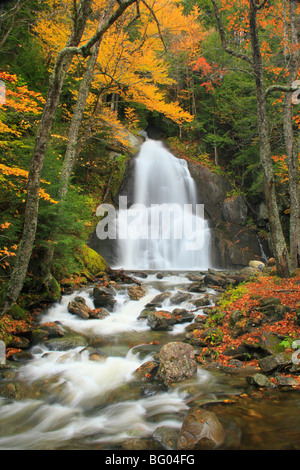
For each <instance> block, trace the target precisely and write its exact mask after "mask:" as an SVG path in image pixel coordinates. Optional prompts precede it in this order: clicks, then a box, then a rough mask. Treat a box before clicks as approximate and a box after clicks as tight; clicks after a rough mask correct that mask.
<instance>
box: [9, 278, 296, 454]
mask: <svg viewBox="0 0 300 470" xmlns="http://www.w3.org/2000/svg"><path fill="white" fill-rule="evenodd" d="M189 283H190V281H189V280H188V279H187V278H186V276H185V275H184V274H183V273H182V274H178V273H177V274H176V275H172V276H167V277H165V278H163V279H160V280H158V279H157V277H156V275H155V274H150V275H149V276H148V278H147V279H143V285H144V286H145V287H146V290H147V293H146V295H145V296H144V297H143V298H141V299H140V300H139V301H134V300H130V298H129V296H128V291H127V288H128V287H129V286H126V285H121V286H119V287H118V288H117V290H116V298H117V303H116V305H115V308H114V311H113V312H112V313H111V314H110V316H109V317H106V318H105V319H102V320H100V319H97V320H92V319H89V320H82V319H79V318H77V317H76V316H74V315H71V314H70V313H68V310H67V305H68V303H69V301H70V300H72V299H73V298H74V297H75V296H76V295H78V294H80V295H81V296H83V297H85V298H86V300H87V302H88V304H89V305H90V307H93V300H92V298H91V296H90V290H89V289H87V290H85V291H81V292H76V293H74V294H72V295H67V296H65V297H63V298H62V300H61V302H60V303H57V304H56V305H54V306H53V307H51V308H50V309H49V310H48V311H47V312H46V313H45V314H44V315H43V316H42V318H41V323H45V322H53V321H56V322H59V323H60V325H61V327H62V328H63V329H64V331H65V333H66V334H67V333H68V332H70V331H72V332H73V333H75V334H78V335H81V336H82V337H83V338H85V340H86V342H87V347H84V346H78V347H73V348H72V349H66V350H60V348H56V349H55V348H53V347H48V348H47V347H46V346H45V345H42V344H38V345H36V346H34V347H33V348H32V349H31V352H32V354H33V356H34V357H33V359H32V360H30V361H27V362H25V363H23V364H22V365H21V366H20V367H19V368H18V369H17V372H14V373H13V375H12V377H10V375H11V374H12V372H11V371H6V372H7V373H8V377H7V375H5V374H4V373H2V374H3V377H6V379H5V378H4V382H2V383H5V380H7V381H8V382H9V381H10V380H13V381H14V382H16V383H17V384H19V385H20V386H21V390H22V397H21V398H20V399H16V400H15V399H9V398H1V399H0V449H2V450H3V449H8V450H11V449H12V450H16V449H22V450H23V449H25V450H26V449H29V450H30V449H35V450H47V449H48V450H49V449H50V450H59V449H67V450H71V449H84V450H96V449H97V450H122V449H134V448H135V447H134V445H133V444H132V443H134V442H135V441H136V439H138V441H139V442H144V448H146V449H148V450H149V449H150V450H151V449H153V448H154V447H153V445H154V444H153V441H152V440H151V437H152V435H153V432H154V431H155V429H156V428H158V427H159V426H162V425H165V426H168V427H171V428H173V429H175V430H179V429H180V427H181V425H182V422H183V420H184V417H185V415H186V413H187V410H188V408H189V406H191V404H193V403H194V405H196V404H198V405H203V404H206V406H207V407H208V408H207V409H209V410H210V411H213V412H215V413H216V415H217V416H218V417H219V419H220V420H221V421H222V423H223V425H224V427H225V430H226V442H225V448H229V449H250V450H251V449H274V450H277V449H299V447H300V445H299V442H300V411H299V410H300V397H299V392H297V391H295V392H292V391H290V392H281V391H276V390H275V391H272V390H271V391H270V392H269V393H263V394H262V393H261V392H260V391H259V390H258V391H255V390H253V389H252V390H251V389H249V385H247V381H246V377H245V376H243V375H240V374H237V375H235V374H234V373H233V374H228V373H226V374H225V373H224V372H222V371H218V370H213V371H209V370H206V369H205V368H203V367H201V366H200V365H199V366H198V374H197V376H196V377H195V378H194V379H191V380H186V381H183V382H180V383H177V384H172V385H171V386H170V388H169V390H168V391H165V392H164V391H154V392H153V390H152V391H151V388H150V389H149V390H148V391H147V386H145V384H144V386H141V383H140V382H137V381H134V380H133V373H134V371H135V370H136V369H137V368H138V367H139V366H140V365H141V364H142V363H144V362H146V361H148V360H150V359H152V358H154V357H155V354H156V352H157V351H158V349H159V348H160V347H161V346H162V345H163V344H166V343H167V342H170V341H178V340H179V341H180V340H182V339H184V335H185V327H186V326H187V325H186V324H182V325H175V328H174V330H173V331H169V332H164V331H153V330H151V329H150V327H149V326H148V325H147V323H146V321H145V320H137V317H138V315H139V314H140V312H141V310H142V309H143V308H144V306H145V305H146V304H147V303H148V302H149V301H151V300H152V299H153V298H154V297H155V296H156V295H157V294H159V293H161V292H163V291H168V292H170V295H171V296H172V295H173V294H174V293H178V290H180V291H183V292H186V291H187V288H188V286H189ZM192 295H193V297H199V296H201V294H192ZM202 295H203V294H202ZM169 299H170V297H169V298H168V299H166V300H165V301H164V302H163V306H162V307H163V309H164V310H172V309H173V308H175V307H176V306H175V305H171V303H170V300H169ZM190 300H191V299H190ZM190 300H189V301H186V302H184V303H183V304H181V305H180V307H184V308H189V309H190V308H191V307H192V304H191V302H190ZM199 313H200V314H201V310H200V311H198V312H197V314H199ZM157 343H159V344H157ZM90 348H93V351H95V352H97V354H98V356H99V357H100V358H101V357H103V359H102V360H101V361H99V360H92V356H91V355H90V352H91V349H90ZM2 374H0V376H1V375H2ZM2 380H3V379H2ZM0 384H1V382H0ZM143 387H144V388H143Z"/></svg>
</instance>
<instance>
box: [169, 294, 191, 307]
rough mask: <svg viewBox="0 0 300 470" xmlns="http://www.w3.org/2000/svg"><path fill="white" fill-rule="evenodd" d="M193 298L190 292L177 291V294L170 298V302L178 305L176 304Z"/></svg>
mask: <svg viewBox="0 0 300 470" xmlns="http://www.w3.org/2000/svg"><path fill="white" fill-rule="evenodd" d="M191 298H192V294H189V293H188V292H177V294H175V295H173V296H172V297H171V298H170V304H172V305H176V304H181V303H182V302H187V301H188V300H190V299H191Z"/></svg>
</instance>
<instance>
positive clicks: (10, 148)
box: [0, 0, 300, 308]
mask: <svg viewBox="0 0 300 470" xmlns="http://www.w3.org/2000/svg"><path fill="white" fill-rule="evenodd" d="M125 3H126V2H125V1H124V2H122V1H120V2H116V1H110V2H109V1H107V0H94V1H93V2H91V1H90V2H85V1H84V0H82V1H78V2H77V1H69V0H66V1H59V0H57V1H55V0H39V1H34V0H17V1H16V0H12V1H7V2H3V3H1V5H0V80H1V85H2V90H3V88H4V86H5V91H6V94H5V100H4V99H3V97H2V100H1V104H0V138H1V140H0V169H1V175H0V183H1V190H0V212H1V220H0V290H1V297H2V299H3V300H4V298H5V295H6V294H7V290H8V291H9V289H11V287H12V286H11V285H10V282H11V279H12V278H13V273H14V270H15V272H16V271H18V273H17V274H19V273H20V271H21V270H20V269H19V268H18V269H16V266H17V264H16V260H17V259H18V248H20V243H21V242H22V233H23V238H24V232H23V228H24V221H26V217H28V216H27V215H26V199H27V198H28V194H29V193H30V188H29V186H28V184H29V185H30V181H33V177H32V175H33V173H32V171H31V170H30V171H29V169H30V165H31V166H32V162H33V154H34V148H35V145H36V142H37V136H38V135H39V132H41V126H40V127H39V124H40V122H41V117H42V116H45V109H46V107H47V102H48V101H49V89H50V87H51V83H52V84H53V83H54V78H53V77H54V76H55V70H56V69H57V67H58V61H57V58H58V57H59V54H60V51H62V50H64V51H65V50H66V47H67V48H69V49H68V51H67V53H68V54H69V51H70V49H71V48H72V47H73V52H72V54H73V55H72V56H71V55H70V56H67V55H66V56H65V57H69V59H68V60H69V63H68V66H66V65H64V66H63V67H64V68H65V69H64V68H63V67H62V69H60V73H61V70H64V73H65V75H64V77H63V79H62V81H61V88H60V89H59V90H57V98H58V104H57V109H55V110H54V115H53V122H52V123H51V125H50V127H49V135H48V139H47V142H46V143H43V146H44V147H45V152H46V153H45V159H44V160H43V163H42V164H41V175H40V177H41V180H40V181H39V180H38V178H37V180H36V182H35V183H34V185H33V186H35V189H37V191H38V194H39V201H38V218H37V226H36V232H35V233H34V242H33V247H32V251H31V252H30V253H29V255H30V256H29V264H28V266H26V269H25V271H24V279H23V280H22V282H21V284H22V285H21V292H22V298H21V300H20V298H19V294H16V295H15V294H14V295H11V296H10V297H11V298H10V305H9V307H10V308H11V306H12V304H13V303H14V302H15V301H17V300H18V299H19V304H20V305H21V306H22V305H26V304H27V305H28V303H29V304H30V303H31V304H32V305H34V303H35V302H37V300H39V301H40V300H41V298H43V299H44V300H53V299H55V298H57V297H58V296H59V295H60V286H61V285H71V284H72V283H73V284H76V282H84V280H86V282H88V281H89V276H90V272H89V270H88V269H86V267H87V265H91V264H92V262H93V254H92V253H91V252H90V251H89V250H88V249H87V247H86V240H87V238H88V237H89V235H90V234H91V233H92V231H93V229H94V227H95V226H96V224H97V223H98V221H99V219H98V218H97V217H96V214H95V211H96V209H97V207H98V206H99V204H101V203H102V202H111V201H112V198H113V197H114V196H115V194H116V193H117V191H118V188H119V185H120V183H121V181H122V177H123V175H124V171H125V168H126V163H127V161H128V159H129V158H130V157H131V156H132V154H133V153H134V151H135V149H134V148H133V147H132V143H131V142H132V140H131V137H130V136H131V135H134V136H136V137H137V138H140V135H141V134H140V132H141V131H143V130H147V128H149V127H155V128H158V129H159V130H160V137H161V138H162V139H164V140H165V141H166V143H167V145H169V147H170V148H171V149H172V150H173V151H174V152H175V153H177V154H178V155H180V156H182V157H184V158H187V159H191V160H195V161H197V162H199V163H202V164H203V165H206V166H209V167H210V168H211V169H213V171H216V172H219V173H222V174H225V175H226V176H227V177H228V178H230V180H231V182H232V185H233V188H234V190H233V191H232V192H231V193H230V194H228V197H234V196H235V195H237V194H239V195H242V196H243V197H244V198H245V200H246V202H247V205H248V207H249V209H250V210H249V214H250V216H249V218H248V221H247V223H248V224H249V225H250V226H253V227H256V230H257V233H258V234H259V236H260V237H262V238H265V239H267V240H269V242H270V245H271V246H272V244H273V246H272V248H273V249H274V243H275V244H276V243H277V242H276V241H275V242H274V240H275V238H276V237H275V238H274V239H272V218H273V216H274V213H273V212H272V211H273V208H272V207H270V205H269V204H268V201H267V200H266V194H267V193H266V191H267V189H266V180H267V179H268V177H266V167H265V166H264V164H265V163H266V161H267V160H264V158H265V157H264V155H262V148H263V147H264V144H263V143H262V134H261V133H260V125H261V115H260V113H259V112H258V111H259V109H260V103H261V102H260V100H261V99H262V101H263V100H265V104H266V117H267V127H268V129H267V131H268V142H267V143H268V145H269V146H270V152H269V153H270V155H269V157H270V161H271V167H272V168H271V170H270V168H269V170H270V171H271V173H272V174H271V178H270V179H269V183H270V181H271V182H272V184H274V191H275V192H276V204H277V207H276V208H275V209H276V211H277V212H278V218H279V219H278V220H280V224H281V226H282V231H283V234H284V240H285V242H286V244H287V249H288V251H289V254H288V256H287V259H288V262H287V261H286V260H283V256H285V255H286V251H287V250H286V248H283V250H282V252H280V253H279V255H278V259H277V263H278V264H277V267H278V268H280V266H282V274H285V275H290V274H291V272H292V271H293V269H295V268H297V267H299V246H296V247H294V254H293V253H292V245H293V243H291V241H292V240H291V234H295V235H297V233H298V234H299V233H300V232H297V230H299V223H300V221H299V173H298V171H299V163H298V154H299V147H298V146H299V126H300V115H299V105H298V93H297V91H296V90H297V89H298V85H295V84H294V83H295V81H296V80H299V78H300V77H299V30H300V26H299V9H300V7H299V4H298V3H297V2H295V1H293V0H291V1H287V0H283V1H280V0H274V1H272V0H270V1H261V2H260V3H259V2H257V3H255V2H254V0H253V1H252V0H250V1H249V0H240V1H239V2H231V1H229V0H222V1H219V2H215V1H211V0H187V1H179V2H176V1H173V0H152V1H151V2H145V1H131V2H127V4H126V8H125ZM84 7H86V8H87V9H86V12H84ZM120 8H122V11H121V12H120V14H118V16H117V17H116V18H115V16H116V12H118V9H120ZM251 9H252V10H251ZM248 11H249V14H248ZM251 11H252V13H253V21H254V19H255V24H254V23H253V24H252V26H253V29H251V27H252V26H251ZM254 14H255V15H256V16H255V18H254ZM84 15H85V16H84ZM83 19H84V20H85V23H84V25H83V26H82V25H81V24H80V21H81V20H82V21H83ZM107 20H108V21H109V25H108V26H107V28H106V26H105V24H106V23H105V21H107ZM81 27H82V31H81V36H80V37H79V36H78V41H77V43H76V44H75V42H74V37H75V33H78V35H79V32H78V31H79V29H80V28H81ZM255 27H256V28H257V30H256V33H257V37H256V38H255ZM101 28H102V29H103V34H102V33H101V36H99V35H98V36H97V37H95V34H97V31H100V30H101ZM105 28H106V29H105ZM72 35H73V36H72ZM93 37H95V41H94V43H93V44H92V45H91V44H89V41H90V40H91V38H93ZM70 38H71V39H70ZM255 39H257V40H258V42H257V43H256V44H255ZM72 40H73V43H72ZM87 46H89V48H88V47H87ZM256 46H258V48H257V47H256ZM75 49H76V50H75ZM255 53H258V55H257V57H256V56H255ZM256 59H258V62H256ZM64 60H65V59H64ZM259 60H260V62H259ZM259 65H261V72H262V74H261V77H262V81H261V82H260V83H258V77H259V76H260V75H259ZM82 83H85V91H87V92H88V93H87V94H86V97H85V100H84V99H83V98H82V95H81V93H82V90H81V87H80V85H81V84H82ZM261 85H263V96H262V97H261V96H259V94H258V91H259V86H261ZM0 99H1V97H0ZM47 99H48V101H47ZM81 99H83V101H80V100H81ZM52 102H53V100H52ZM78 103H81V106H80V109H79V110H78V109H77V108H79V106H78ZM76 104H77V107H76ZM80 111H81V116H79V117H77V121H76V122H75V121H74V116H78V114H76V113H78V112H80ZM43 113H44V114H43ZM289 113H290V114H289ZM288 125H289V127H287V126H288ZM288 132H290V134H288ZM72 137H73V142H72ZM44 144H45V145H44ZM71 144H72V145H71ZM291 146H292V148H291ZM289 152H290V153H289ZM291 162H292V163H291ZM295 162H296V163H295ZM28 172H29V173H28ZM292 180H293V182H294V186H292V185H291V181H292ZM270 184H271V183H270ZM37 185H38V186H37ZM293 188H294V189H293ZM295 188H296V189H295ZM297 188H298V189H297ZM291 214H293V215H292V216H291ZM292 220H293V221H294V222H293V223H294V225H293V227H292V228H291V221H292ZM295 224H296V225H295ZM297 224H298V225H297ZM277 225H278V224H277ZM296 239H297V236H296ZM299 240H300V238H299V239H298V244H299ZM280 243H281V242H280ZM280 243H279V244H280ZM19 251H20V250H19ZM275 251H276V250H275ZM282 253H284V255H282ZM94 262H96V260H94ZM289 263H290V265H289V266H288V268H286V265H287V264H289ZM104 267H105V263H103V268H104ZM98 268H99V266H98ZM13 287H14V286H13ZM22 302H23V304H22Z"/></svg>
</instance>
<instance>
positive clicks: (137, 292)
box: [128, 286, 146, 300]
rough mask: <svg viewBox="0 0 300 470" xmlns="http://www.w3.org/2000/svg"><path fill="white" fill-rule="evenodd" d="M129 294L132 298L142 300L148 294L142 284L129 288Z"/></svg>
mask: <svg viewBox="0 0 300 470" xmlns="http://www.w3.org/2000/svg"><path fill="white" fill-rule="evenodd" d="M128 295H129V298H130V299H131V300H140V299H141V298H142V297H144V295H146V289H145V288H144V287H142V286H131V287H129V289H128Z"/></svg>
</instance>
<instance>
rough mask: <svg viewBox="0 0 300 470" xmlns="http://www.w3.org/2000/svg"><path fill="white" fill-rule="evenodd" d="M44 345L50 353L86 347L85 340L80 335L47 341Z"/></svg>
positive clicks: (69, 335)
mask: <svg viewBox="0 0 300 470" xmlns="http://www.w3.org/2000/svg"><path fill="white" fill-rule="evenodd" d="M44 344H45V346H46V347H47V348H48V349H50V351H68V350H69V349H73V348H78V347H81V346H82V347H86V346H87V340H86V339H85V338H84V337H83V336H81V335H76V334H68V335H65V336H64V337H63V338H52V339H48V340H46V341H45V342H44Z"/></svg>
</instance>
